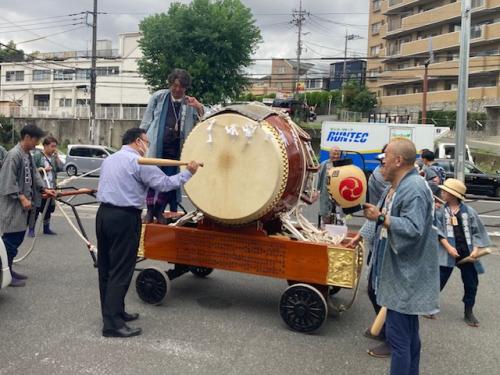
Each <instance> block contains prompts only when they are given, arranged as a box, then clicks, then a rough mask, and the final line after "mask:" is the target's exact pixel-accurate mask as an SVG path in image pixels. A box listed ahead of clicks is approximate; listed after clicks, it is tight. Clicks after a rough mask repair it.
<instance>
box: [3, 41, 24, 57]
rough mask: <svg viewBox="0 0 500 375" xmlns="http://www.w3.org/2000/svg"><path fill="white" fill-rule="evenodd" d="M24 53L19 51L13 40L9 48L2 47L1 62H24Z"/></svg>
mask: <svg viewBox="0 0 500 375" xmlns="http://www.w3.org/2000/svg"><path fill="white" fill-rule="evenodd" d="M23 60H24V52H23V51H22V50H18V49H17V47H16V44H15V43H14V42H13V41H12V40H11V41H10V42H9V43H7V47H4V46H2V45H0V62H15V61H23Z"/></svg>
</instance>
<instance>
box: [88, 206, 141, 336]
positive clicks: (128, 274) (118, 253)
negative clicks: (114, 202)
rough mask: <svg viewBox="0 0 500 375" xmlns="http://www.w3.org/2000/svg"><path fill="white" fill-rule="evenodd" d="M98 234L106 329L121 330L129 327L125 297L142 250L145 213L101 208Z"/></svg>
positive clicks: (103, 315)
mask: <svg viewBox="0 0 500 375" xmlns="http://www.w3.org/2000/svg"><path fill="white" fill-rule="evenodd" d="M96 234H97V248H98V251H99V253H98V257H97V266H98V270H99V292H100V296H101V310H102V319H103V323H104V326H103V329H104V330H108V329H118V328H121V327H123V325H124V324H125V322H124V320H123V313H124V312H125V295H126V294H127V291H128V288H129V286H130V282H131V280H132V276H133V274H134V268H135V262H136V257H137V249H138V248H139V241H140V236H141V211H140V210H138V209H135V208H132V207H116V206H111V205H108V204H104V203H103V204H101V205H100V206H99V209H98V210H97V217H96Z"/></svg>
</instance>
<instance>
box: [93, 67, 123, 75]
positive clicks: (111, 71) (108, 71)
mask: <svg viewBox="0 0 500 375" xmlns="http://www.w3.org/2000/svg"><path fill="white" fill-rule="evenodd" d="M89 74H90V73H89ZM118 74H120V68H119V67H117V66H101V67H98V68H96V76H97V77H99V76H113V75H118Z"/></svg>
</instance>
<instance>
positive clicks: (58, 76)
mask: <svg viewBox="0 0 500 375" xmlns="http://www.w3.org/2000/svg"><path fill="white" fill-rule="evenodd" d="M74 75H75V70H74V69H56V70H54V81H71V80H73V79H74Z"/></svg>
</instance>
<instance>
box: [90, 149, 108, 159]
mask: <svg viewBox="0 0 500 375" xmlns="http://www.w3.org/2000/svg"><path fill="white" fill-rule="evenodd" d="M90 150H91V151H90V152H91V157H93V158H101V159H104V158H106V157H107V156H108V154H107V153H106V151H104V150H103V149H100V148H92V149H90Z"/></svg>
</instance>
